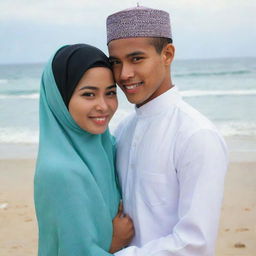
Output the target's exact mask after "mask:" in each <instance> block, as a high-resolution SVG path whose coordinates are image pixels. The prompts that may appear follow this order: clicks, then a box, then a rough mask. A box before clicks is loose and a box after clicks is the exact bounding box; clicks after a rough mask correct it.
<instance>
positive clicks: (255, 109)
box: [0, 58, 256, 151]
mask: <svg viewBox="0 0 256 256" xmlns="http://www.w3.org/2000/svg"><path fill="white" fill-rule="evenodd" d="M44 65H45V64H44V63H35V64H8V65H3V64H2V65H0V143H1V144H2V143H8V144H12V143H14V144H24V143H25V144H30V143H31V144H35V143H38V135H39V125H38V123H39V118H38V106H39V88H40V79H41V74H42V70H43V68H44ZM171 73H172V80H173V83H174V84H175V86H177V87H178V89H179V91H180V93H181V95H182V96H183V99H184V100H185V101H187V102H188V103H190V104H191V105H192V106H194V107H195V108H196V109H198V110H199V111H200V112H201V113H203V114H204V115H205V116H207V117H208V118H209V119H210V120H211V121H212V122H213V123H214V124H215V125H216V126H217V127H218V129H219V131H220V132H221V133H222V134H223V136H225V137H230V138H236V137H237V138H247V141H255V140H254V139H255V138H256V58H225V59H204V60H175V61H174V62H173V64H172V66H171ZM118 97H119V109H118V111H117V113H116V115H115V117H114V118H113V119H112V121H111V124H110V128H111V130H113V129H114V128H115V127H116V126H117V124H118V123H119V122H120V120H121V119H122V118H124V116H126V115H127V114H129V113H130V112H131V111H134V106H133V105H131V104H130V103H128V102H127V100H126V98H125V96H124V95H123V93H122V92H121V91H120V90H119V91H118ZM252 138H253V140H251V139H252ZM250 147H251V148H250V150H254V151H256V145H255V144H254V143H251V146H250Z"/></svg>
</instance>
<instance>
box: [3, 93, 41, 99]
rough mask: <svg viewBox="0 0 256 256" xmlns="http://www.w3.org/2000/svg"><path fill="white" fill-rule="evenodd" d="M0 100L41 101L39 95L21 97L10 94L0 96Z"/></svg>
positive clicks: (22, 95)
mask: <svg viewBox="0 0 256 256" xmlns="http://www.w3.org/2000/svg"><path fill="white" fill-rule="evenodd" d="M0 99H32V100H34V99H39V93H32V94H21V95H14V94H12V95H10V94H0Z"/></svg>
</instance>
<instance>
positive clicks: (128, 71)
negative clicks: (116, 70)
mask: <svg viewBox="0 0 256 256" xmlns="http://www.w3.org/2000/svg"><path fill="white" fill-rule="evenodd" d="M133 76H134V72H133V69H132V67H131V65H128V64H123V65H122V70H121V74H120V80H121V81H127V80H129V79H130V78H132V77H133Z"/></svg>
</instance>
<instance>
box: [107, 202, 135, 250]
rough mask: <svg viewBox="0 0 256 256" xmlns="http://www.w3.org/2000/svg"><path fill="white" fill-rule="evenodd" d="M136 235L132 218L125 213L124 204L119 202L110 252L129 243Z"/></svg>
mask: <svg viewBox="0 0 256 256" xmlns="http://www.w3.org/2000/svg"><path fill="white" fill-rule="evenodd" d="M133 236H134V227H133V222H132V219H131V218H130V217H129V216H128V215H126V214H123V204H122V202H120V203H119V208H118V213H117V215H116V216H115V218H114V219H113V236H112V243H111V247H110V250H109V252H110V253H115V252H117V251H119V250H121V249H122V248H123V247H125V246H127V245H129V243H130V242H131V240H132V238H133Z"/></svg>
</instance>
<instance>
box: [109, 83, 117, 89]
mask: <svg viewBox="0 0 256 256" xmlns="http://www.w3.org/2000/svg"><path fill="white" fill-rule="evenodd" d="M113 88H116V84H113V85H110V86H108V87H107V90H109V89H113Z"/></svg>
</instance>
